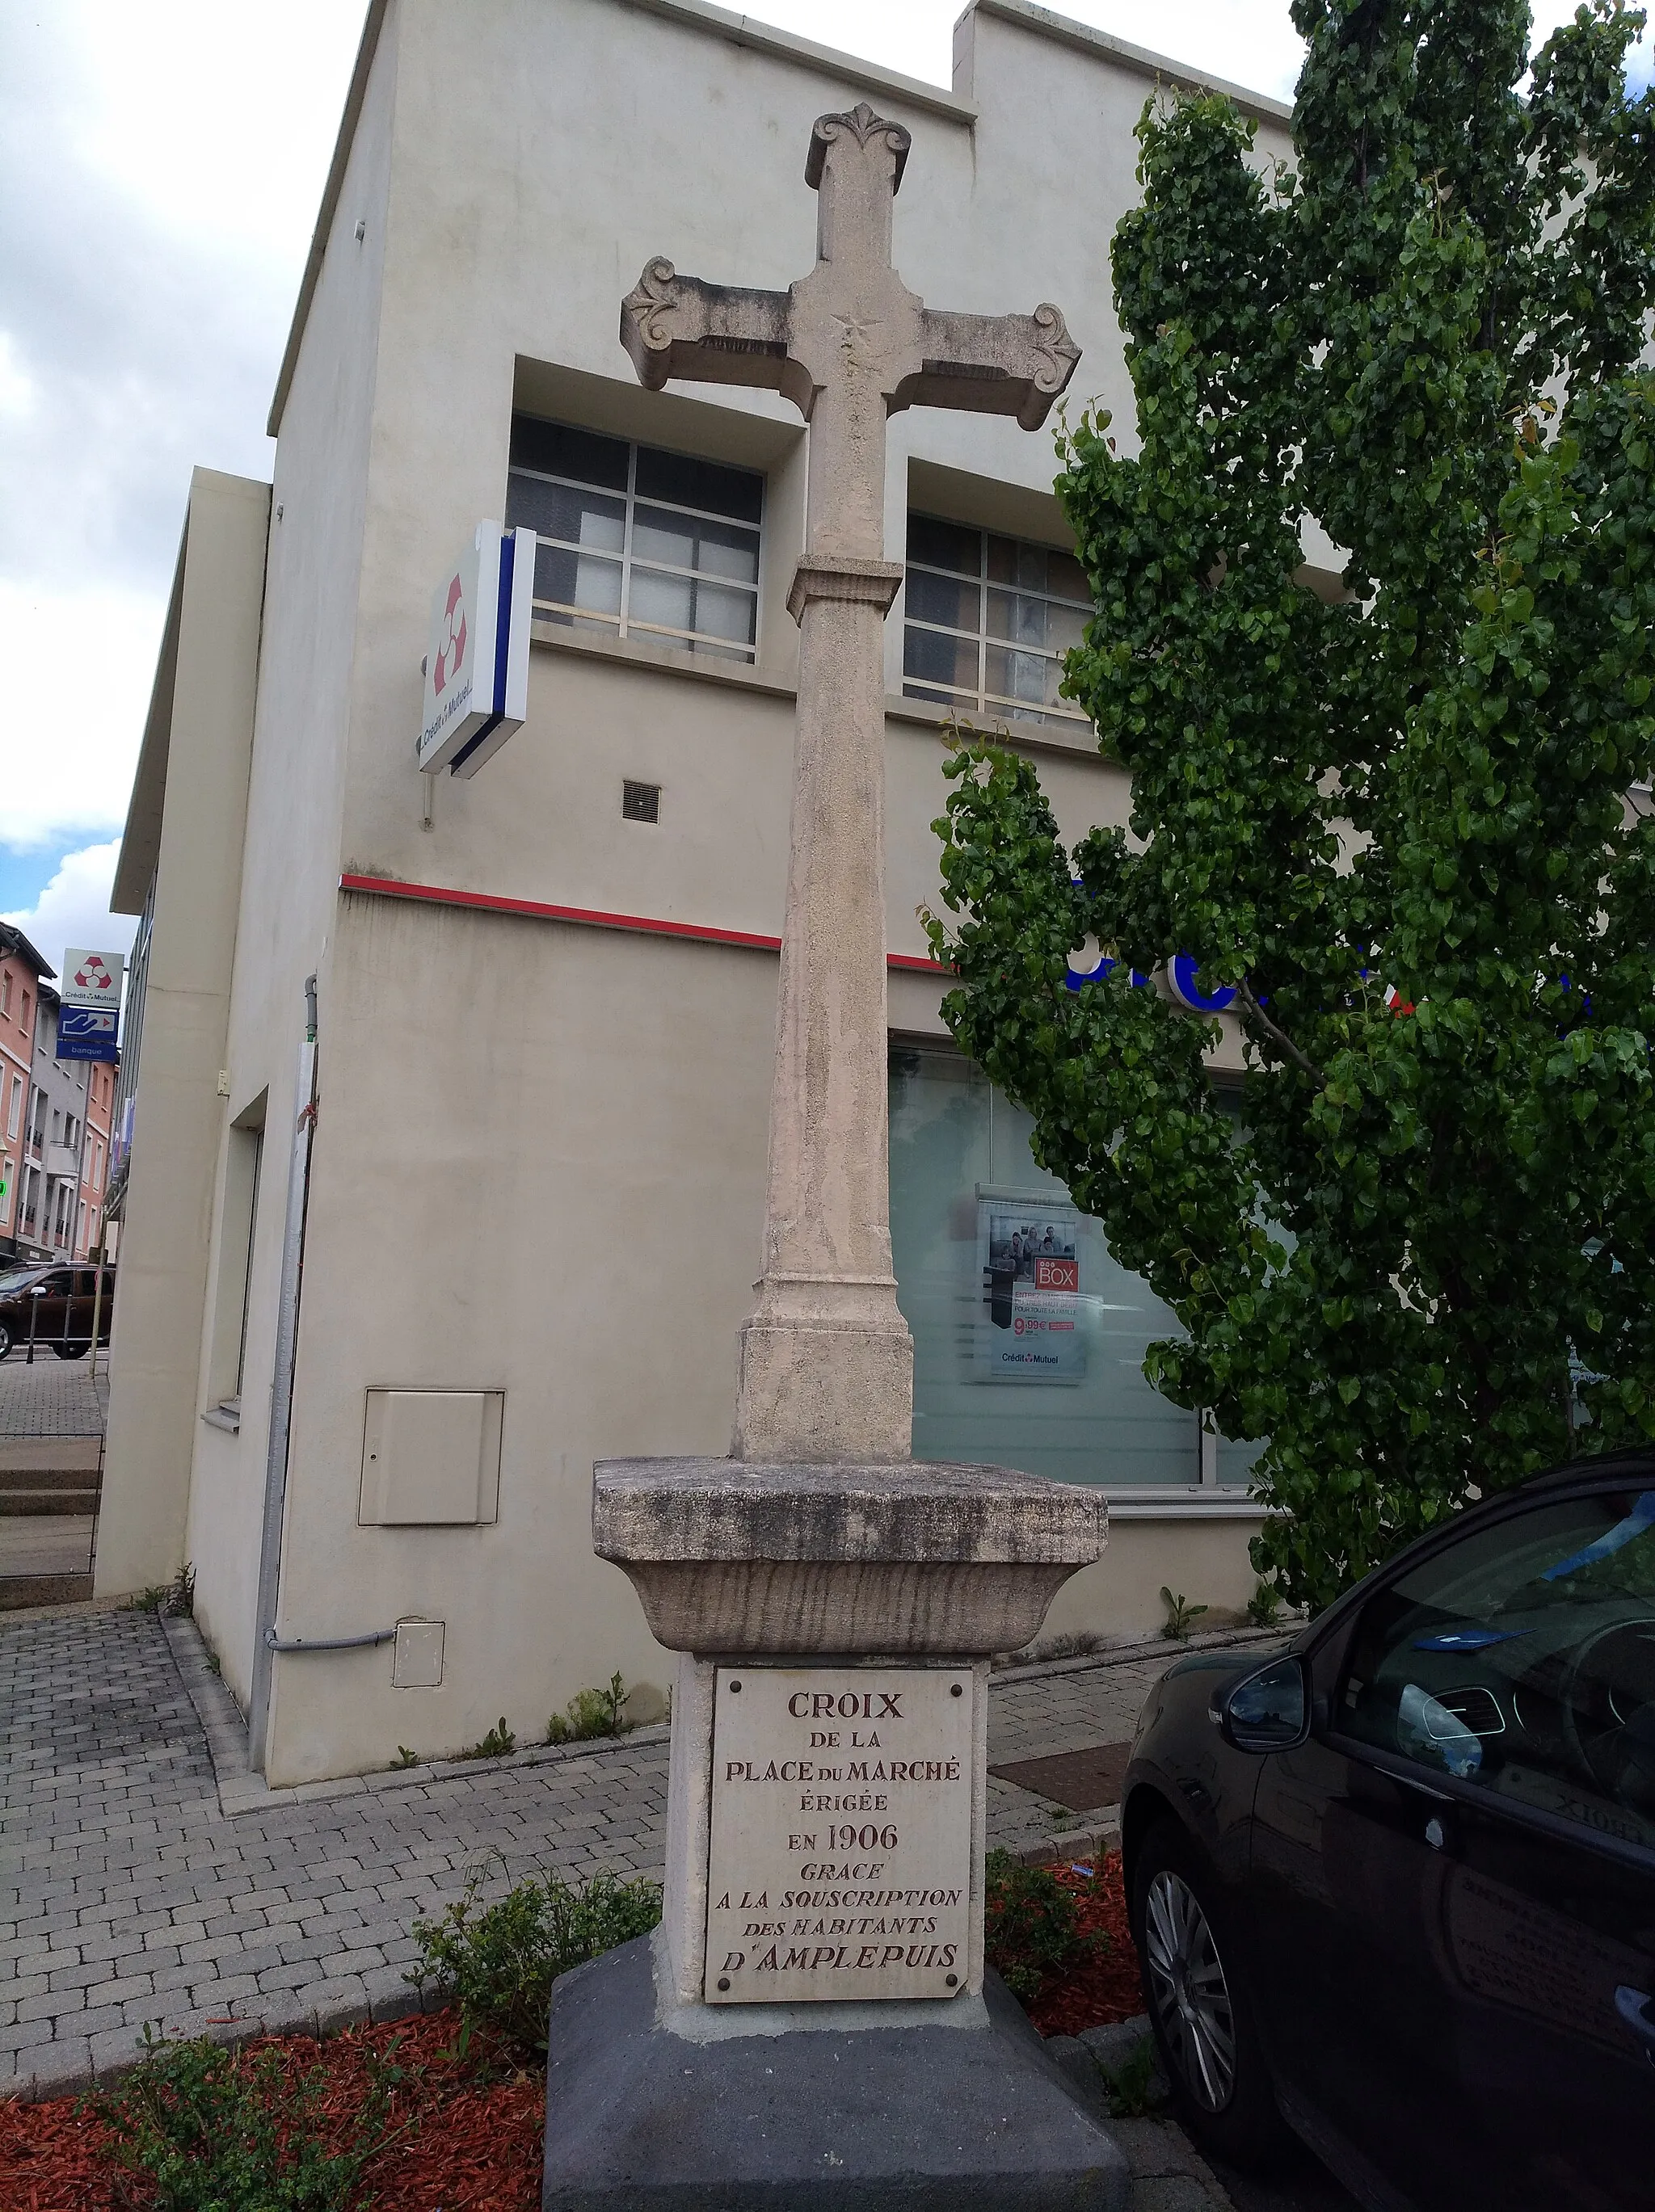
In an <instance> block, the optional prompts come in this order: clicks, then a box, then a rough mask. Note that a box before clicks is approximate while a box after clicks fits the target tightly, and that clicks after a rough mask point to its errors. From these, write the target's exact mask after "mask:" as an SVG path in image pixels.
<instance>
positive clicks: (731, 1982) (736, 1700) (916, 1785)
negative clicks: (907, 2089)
mask: <svg viewBox="0 0 1655 2212" xmlns="http://www.w3.org/2000/svg"><path fill="white" fill-rule="evenodd" d="M971 1731H972V1679H971V1670H970V1668H969V1667H963V1668H935V1667H859V1666H855V1665H850V1664H847V1665H845V1666H842V1667H823V1668H781V1667H739V1666H737V1667H721V1668H719V1669H718V1670H717V1674H716V1677H715V1688H714V1707H713V1802H712V1842H711V1852H710V1856H709V1889H708V1899H707V1977H706V1984H705V1995H706V1999H707V2002H708V2003H709V2004H766V2003H778V2002H788V2003H794V2004H796V2003H799V2002H812V2001H838V2002H843V2001H844V2000H847V1999H861V1998H868V1997H888V1998H896V1997H906V1998H914V1997H940V1998H947V1997H952V1996H956V1995H957V1994H958V1992H959V1990H961V1989H963V1988H964V1984H965V1979H966V1971H967V1951H968V1944H969V1927H970V1898H971V1881H970V1875H971V1743H972V1732H971Z"/></svg>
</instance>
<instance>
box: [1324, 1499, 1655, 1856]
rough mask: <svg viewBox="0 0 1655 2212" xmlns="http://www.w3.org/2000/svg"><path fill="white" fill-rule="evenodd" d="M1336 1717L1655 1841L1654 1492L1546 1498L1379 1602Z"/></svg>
mask: <svg viewBox="0 0 1655 2212" xmlns="http://www.w3.org/2000/svg"><path fill="white" fill-rule="evenodd" d="M1334 1711H1335V1715H1336V1727H1337V1729H1338V1730H1339V1732H1340V1733H1341V1734H1342V1735H1349V1736H1354V1737H1356V1738H1357V1739H1358V1740H1359V1741H1362V1742H1364V1743H1369V1744H1373V1745H1375V1746H1377V1747H1379V1748H1381V1749H1383V1750H1385V1751H1390V1752H1400V1753H1402V1756H1403V1757H1404V1758H1407V1759H1417V1760H1418V1761H1419V1762H1420V1764H1421V1765H1422V1766H1427V1767H1434V1768H1436V1769H1438V1770H1439V1771H1443V1772H1446V1773H1449V1774H1455V1775H1457V1776H1458V1777H1459V1778H1460V1779H1461V1780H1462V1781H1466V1782H1473V1783H1476V1784H1481V1785H1482V1786H1483V1787H1485V1788H1487V1789H1489V1790H1494V1791H1495V1792H1497V1793H1498V1794H1499V1795H1500V1796H1504V1797H1508V1798H1512V1799H1514V1800H1516V1801H1517V1802H1520V1803H1523V1804H1526V1805H1530V1806H1534V1807H1537V1808H1540V1809H1542V1810H1543V1811H1545V1812H1549V1813H1554V1814H1561V1816H1562V1817H1563V1818H1564V1819H1566V1820H1575V1821H1579V1823H1580V1824H1581V1825H1582V1826H1585V1827H1589V1828H1593V1829H1596V1830H1597V1831H1598V1832H1600V1833H1603V1834H1607V1835H1611V1836H1615V1837H1618V1838H1621V1839H1622V1840H1623V1841H1626V1842H1634V1843H1641V1844H1649V1845H1652V1846H1655V1489H1652V1490H1643V1491H1632V1490H1621V1491H1613V1492H1603V1493H1602V1494H1600V1495H1597V1496H1595V1497H1590V1498H1559V1499H1556V1500H1554V1501H1552V1502H1550V1503H1549V1504H1536V1505H1535V1506H1534V1507H1532V1508H1531V1509H1530V1510H1528V1511H1526V1512H1523V1513H1518V1514H1515V1515H1513V1516H1512V1517H1511V1518H1510V1519H1509V1520H1505V1521H1500V1522H1496V1523H1495V1524H1494V1526H1492V1527H1488V1528H1479V1529H1477V1530H1476V1531H1474V1532H1473V1533H1472V1534H1468V1535H1467V1536H1465V1537H1464V1538H1463V1540H1462V1541H1460V1542H1458V1543H1457V1544H1451V1545H1449V1546H1448V1547H1446V1548H1445V1550H1443V1551H1441V1552H1439V1553H1437V1554H1436V1555H1435V1557H1434V1558H1433V1559H1427V1560H1426V1561H1425V1562H1423V1563H1422V1564H1421V1565H1419V1566H1417V1567H1415V1568H1414V1569H1413V1570H1412V1571H1410V1572H1409V1573H1408V1574H1405V1575H1403V1576H1402V1577H1400V1578H1399V1579H1398V1580H1397V1581H1396V1582H1395V1583H1391V1584H1390V1585H1389V1587H1388V1588H1386V1589H1382V1590H1380V1591H1378V1592H1377V1593H1376V1594H1375V1595H1374V1596H1373V1597H1372V1598H1371V1599H1370V1600H1369V1601H1368V1602H1367V1604H1366V1607H1364V1608H1363V1610H1362V1613H1361V1615H1360V1619H1359V1620H1358V1622H1357V1625H1356V1629H1355V1632H1354V1636H1353V1638H1352V1640H1351V1644H1350V1648H1349V1656H1348V1660H1347V1662H1346V1666H1345V1672H1344V1675H1343V1679H1342V1682H1341V1684H1340V1686H1339V1690H1338V1693H1337V1697H1336V1701H1335V1707H1334Z"/></svg>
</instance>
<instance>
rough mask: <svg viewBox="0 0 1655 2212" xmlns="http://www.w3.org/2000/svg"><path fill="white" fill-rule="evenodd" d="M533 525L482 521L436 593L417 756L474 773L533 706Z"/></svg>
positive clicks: (432, 765) (430, 771)
mask: <svg viewBox="0 0 1655 2212" xmlns="http://www.w3.org/2000/svg"><path fill="white" fill-rule="evenodd" d="M534 546H535V534H534V532H533V531H532V530H502V528H501V526H500V525H499V524H498V523H497V522H479V523H478V526H477V534H476V536H475V537H474V538H472V542H471V544H469V545H468V546H466V548H465V550H464V551H463V552H462V553H461V554H460V555H459V558H458V559H457V560H456V561H454V562H453V563H452V564H451V565H450V566H449V567H448V568H446V569H445V570H444V572H443V575H442V580H441V582H440V583H439V584H438V586H437V587H436V590H435V592H433V593H432V595H431V619H430V624H429V631H428V634H427V639H426V648H425V691H424V697H423V702H422V704H421V708H420V719H419V742H418V750H419V764H420V768H421V769H422V770H423V773H424V774H425V775H437V774H438V773H439V772H440V771H441V769H445V768H446V769H447V770H448V771H449V773H450V774H451V775H476V774H477V771H478V769H480V768H481V767H482V765H483V763H484V761H486V760H488V759H490V757H492V756H493V755H494V754H495V753H496V752H498V751H499V750H500V748H501V746H502V745H503V744H505V742H506V740H507V738H508V737H510V735H511V734H512V732H513V731H514V730H518V729H520V728H521V727H522V726H523V722H524V719H525V717H526V715H527V714H528V710H529V620H530V616H531V613H532V608H533V603H534Z"/></svg>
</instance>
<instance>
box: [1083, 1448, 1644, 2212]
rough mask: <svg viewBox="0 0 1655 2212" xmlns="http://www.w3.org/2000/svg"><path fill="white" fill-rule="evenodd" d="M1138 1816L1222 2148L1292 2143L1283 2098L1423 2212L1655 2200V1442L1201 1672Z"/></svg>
mask: <svg viewBox="0 0 1655 2212" xmlns="http://www.w3.org/2000/svg"><path fill="white" fill-rule="evenodd" d="M1122 1825H1123V1844H1124V1851H1125V1859H1126V1879H1127V1884H1128V1895H1129V1899H1130V1900H1131V1905H1132V1912H1133V1925H1134V1929H1135V1933H1136V1935H1137V1937H1138V1942H1139V1949H1140V1955H1141V1959H1142V1960H1143V1977H1144V1989H1145V1996H1146V1998H1147V2003H1148V2009H1149V2013H1150V2016H1151V2021H1152V2024H1153V2028H1154V2033H1155V2039H1156V2041H1157V2043H1158V2045H1159V2049H1160V2054H1161V2059H1162V2063H1163V2064H1164V2066H1165V2069H1166V2072H1167V2075H1168V2077H1169V2079H1170V2080H1171V2083H1172V2085H1173V2090H1174V2093H1175V2096H1176V2098H1177V2103H1178V2106H1179V2107H1180V2110H1181V2112H1182V2115H1183V2118H1184V2119H1185V2120H1186V2122H1187V2124H1189V2126H1190V2130H1191V2131H1192V2132H1193V2133H1194V2134H1195V2135H1196V2136H1197V2138H1198V2139H1200V2140H1201V2141H1202V2142H1205V2143H1207V2144H1208V2145H1209V2146H1210V2147H1211V2148H1214V2150H1216V2151H1218V2152H1219V2153H1220V2154H1223V2155H1226V2156H1228V2157H1230V2158H1232V2159H1235V2160H1238V2161H1240V2162H1242V2163H1248V2162H1251V2163H1259V2162H1266V2161H1268V2157H1269V2151H1270V2148H1271V2146H1272V2144H1273V2142H1275V2141H1277V2140H1278V2139H1279V2136H1280V2132H1281V2123H1282V2120H1283V2119H1284V2118H1285V2120H1286V2121H1287V2123H1288V2124H1290V2125H1291V2126H1292V2127H1293V2130H1295V2131H1296V2132H1297V2133H1298V2134H1299V2136H1302V2137H1303V2138H1304V2140H1305V2142H1308V2143H1309V2144H1310V2145H1311V2148H1312V2149H1314V2150H1316V2151H1317V2152H1318V2153H1319V2154H1320V2155H1321V2156H1322V2157H1323V2160H1325V2161H1326V2163H1327V2164H1328V2165H1329V2166H1331V2167H1332V2168H1333V2170H1334V2171H1335V2172H1336V2173H1337V2174H1338V2175H1339V2176H1340V2178H1341V2179H1342V2180H1343V2181H1344V2182H1345V2184H1346V2185H1347V2187H1348V2188H1349V2189H1350V2191H1351V2192H1352V2193H1353V2195H1354V2196H1356V2197H1358V2198H1359V2199H1360V2201H1361V2202H1362V2203H1364V2204H1366V2205H1370V2206H1372V2207H1376V2208H1397V2212H1402V2209H1403V2208H1409V2207H1416V2208H1421V2212H1426V2208H1429V2212H1438V2208H1444V2212H1446V2208H1452V2212H1542V2208H1543V2212H1562V2208H1565V2207H1572V2208H1579V2212H1622V2208H1625V2212H1631V2208H1633V2207H1634V2206H1635V2207H1638V2208H1640V2212H1647V2208H1648V2207H1650V2206H1651V2205H1655V1453H1644V1454H1640V1455H1629V1456H1621V1457H1615V1458H1610V1457H1607V1456H1605V1457H1603V1458H1599V1459H1588V1460H1584V1461H1577V1462H1575V1463H1574V1464H1573V1466H1572V1467H1570V1468H1567V1469H1565V1470H1562V1471H1561V1472H1559V1473H1557V1474H1549V1475H1545V1476H1542V1477H1541V1478H1539V1479H1538V1480H1535V1481H1533V1482H1530V1483H1528V1484H1525V1485H1524V1486H1522V1487H1521V1488H1519V1489H1518V1490H1514V1491H1511V1492H1506V1493H1504V1494H1502V1495H1501V1496H1500V1497H1498V1498H1489V1499H1487V1500H1485V1501H1484V1502H1483V1503H1482V1504H1478V1505H1476V1506H1473V1507H1472V1508H1470V1509H1469V1510H1467V1511H1466V1512H1464V1513H1463V1514H1461V1515H1459V1516H1457V1517H1456V1518H1455V1519H1454V1520H1453V1521H1451V1522H1449V1523H1447V1524H1446V1525H1445V1527H1443V1528H1441V1529H1439V1530H1436V1531H1433V1534H1430V1535H1429V1536H1427V1537H1424V1538H1422V1539H1421V1541H1419V1542H1417V1543H1415V1544H1413V1545H1411V1546H1410V1547H1409V1548H1408V1549H1407V1550H1406V1551H1404V1552H1402V1553H1399V1554H1398V1556H1397V1557H1396V1559H1393V1560H1392V1561H1391V1562H1390V1565H1387V1566H1385V1567H1384V1568H1381V1569H1380V1570H1379V1571H1378V1572H1377V1573H1375V1574H1372V1575H1371V1576H1369V1577H1368V1578H1367V1580H1366V1582H1364V1583H1360V1584H1359V1586H1358V1587H1357V1588H1356V1589H1353V1590H1351V1591H1349V1592H1348V1594H1347V1595H1345V1596H1344V1597H1343V1598H1342V1599H1341V1600H1340V1601H1339V1602H1338V1603H1337V1604H1336V1605H1334V1606H1332V1607H1329V1609H1328V1611H1327V1612H1326V1613H1323V1615H1322V1616H1321V1617H1320V1619H1319V1620H1316V1621H1313V1622H1312V1623H1311V1626H1309V1627H1307V1628H1305V1630H1304V1631H1303V1632H1302V1633H1301V1634H1299V1636H1297V1637H1295V1638H1293V1641H1292V1643H1290V1644H1288V1645H1287V1648H1286V1650H1284V1651H1279V1652H1277V1653H1276V1654H1275V1655H1274V1656H1269V1657H1266V1658H1264V1659H1263V1660H1261V1657H1260V1656H1259V1653H1258V1651H1257V1650H1256V1649H1255V1650H1253V1651H1252V1652H1251V1653H1250V1654H1249V1655H1248V1656H1247V1657H1246V1658H1245V1659H1244V1660H1240V1661H1239V1662H1238V1656H1237V1654H1236V1652H1235V1651H1234V1650H1230V1651H1228V1652H1223V1651H1208V1652H1202V1653H1199V1654H1191V1655H1190V1656H1189V1657H1187V1658H1185V1659H1183V1660H1180V1661H1179V1662H1178V1663H1177V1665H1176V1666H1174V1667H1173V1668H1171V1670H1170V1671H1169V1672H1168V1673H1167V1674H1165V1675H1164V1676H1163V1677H1162V1678H1161V1680H1160V1681H1159V1683H1158V1684H1157V1685H1156V1686H1155V1688H1154V1689H1153V1691H1152V1692H1151V1693H1150V1696H1149V1699H1148V1701H1147V1705H1146V1706H1145V1708H1144V1712H1143V1716H1142V1718H1141V1721H1140V1723H1139V1732H1138V1737H1137V1741H1136V1743H1135V1747H1134V1750H1133V1756H1132V1760H1131V1764H1130V1765H1129V1768H1128V1770H1127V1778H1126V1784H1125V1789H1124V1792H1123V1805H1122Z"/></svg>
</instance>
